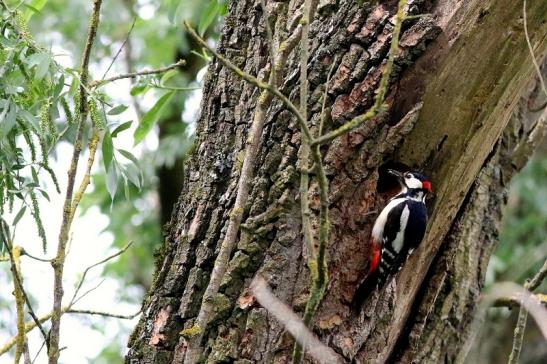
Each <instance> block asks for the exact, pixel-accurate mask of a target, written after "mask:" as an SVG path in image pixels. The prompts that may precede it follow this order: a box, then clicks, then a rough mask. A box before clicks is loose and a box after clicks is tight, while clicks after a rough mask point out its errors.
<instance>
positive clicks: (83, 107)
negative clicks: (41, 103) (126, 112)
mask: <svg viewBox="0 0 547 364" xmlns="http://www.w3.org/2000/svg"><path fill="white" fill-rule="evenodd" d="M101 5H102V0H93V10H92V13H91V16H90V18H89V27H88V33H87V39H86V43H85V47H84V51H83V55H82V64H81V66H80V89H79V100H78V101H79V105H78V107H79V111H80V118H79V120H78V128H77V132H76V138H75V141H74V149H73V153H72V160H71V164H70V168H69V170H68V182H67V188H66V196H65V202H64V205H63V219H62V223H61V229H60V232H59V244H58V247H57V255H56V257H55V260H54V261H53V263H52V266H53V269H54V287H53V310H52V312H53V315H52V317H51V331H50V346H49V350H48V362H49V364H56V363H57V362H58V360H59V339H60V338H59V333H60V326H61V314H62V313H61V303H62V300H63V295H64V291H63V270H64V263H65V258H66V244H67V241H68V237H69V232H70V227H71V217H72V216H73V213H72V209H73V208H75V207H77V206H74V205H73V203H72V202H73V201H72V195H73V191H74V183H75V179H76V172H77V169H78V162H79V159H80V154H81V150H82V136H83V131H84V125H85V122H86V120H87V116H88V112H89V110H88V103H87V92H86V85H87V84H88V78H89V58H90V55H91V48H92V47H93V43H94V42H95V37H96V35H97V29H98V27H99V13H100V9H101Z"/></svg>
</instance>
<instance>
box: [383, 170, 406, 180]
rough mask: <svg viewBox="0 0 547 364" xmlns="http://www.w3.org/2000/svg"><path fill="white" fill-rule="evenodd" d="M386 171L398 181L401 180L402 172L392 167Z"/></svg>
mask: <svg viewBox="0 0 547 364" xmlns="http://www.w3.org/2000/svg"><path fill="white" fill-rule="evenodd" d="M387 173H389V174H391V175H392V176H395V177H396V178H397V179H398V180H399V181H402V179H403V174H402V173H401V172H399V171H396V170H394V169H388V170H387Z"/></svg>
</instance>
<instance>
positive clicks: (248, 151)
mask: <svg viewBox="0 0 547 364" xmlns="http://www.w3.org/2000/svg"><path fill="white" fill-rule="evenodd" d="M314 4H315V5H314V6H312V7H313V9H314V10H315V8H316V6H317V0H314ZM310 16H311V14H310ZM266 21H268V19H266ZM184 25H185V27H186V29H187V31H188V32H189V34H190V35H191V36H192V37H193V38H194V39H195V40H196V41H197V42H198V43H199V44H200V45H202V46H203V47H205V48H206V49H208V50H209V51H210V52H211V53H213V54H214V55H215V57H216V58H217V59H218V60H219V61H220V62H221V63H222V64H224V65H225V66H226V67H227V68H229V69H230V70H232V71H233V72H235V73H236V74H237V75H239V76H240V77H241V78H242V79H244V80H246V81H248V82H250V83H251V84H254V85H256V86H258V87H259V88H261V89H263V90H264V91H263V92H262V93H261V94H260V96H259V97H258V101H257V106H256V109H255V113H254V116H253V122H252V125H251V129H250V131H249V135H248V137H247V142H246V147H245V156H244V159H243V166H242V169H241V175H240V178H239V183H238V190H237V195H236V201H235V204H234V207H233V209H232V211H231V213H230V220H229V223H228V228H227V231H226V235H225V238H224V241H223V242H222V244H221V247H220V252H219V253H218V256H217V257H216V259H215V264H214V268H213V272H212V274H211V277H210V280H209V283H208V285H207V288H206V290H205V293H204V295H203V298H202V304H201V307H200V311H199V313H198V317H197V319H196V321H195V323H194V326H193V327H192V328H190V329H189V331H192V332H194V333H195V334H194V335H193V336H192V337H191V338H190V339H189V342H188V350H187V352H186V355H185V359H184V360H185V362H186V363H192V364H193V363H196V362H197V361H198V360H199V357H200V355H201V341H202V339H203V335H204V334H205V329H206V327H207V324H208V322H209V320H210V316H211V313H212V309H213V302H212V300H213V298H214V296H215V295H216V294H217V293H218V290H219V287H220V283H221V281H222V278H223V277H224V275H225V273H226V270H227V268H228V263H229V259H230V255H231V253H232V251H233V249H234V247H235V244H236V239H237V235H238V232H239V227H240V225H241V221H242V219H243V213H244V210H245V206H246V204H247V199H248V197H249V190H250V184H251V182H252V179H253V178H254V173H253V170H254V166H255V160H256V156H257V155H258V148H259V143H260V137H261V136H262V131H263V129H264V123H265V120H266V113H267V110H268V108H269V106H270V104H271V102H272V100H273V96H274V95H275V96H277V97H278V98H280V99H281V100H282V101H283V102H284V103H285V105H287V107H288V108H289V109H291V110H292V111H293V113H295V115H298V119H299V122H300V125H304V126H305V125H306V121H305V119H304V118H303V117H302V116H301V115H300V114H299V112H298V109H297V108H296V106H295V105H294V104H292V102H291V101H290V100H289V99H288V98H287V97H285V96H284V95H283V94H281V92H279V91H278V89H277V88H278V87H279V85H280V83H281V81H282V79H283V74H282V71H283V68H284V66H285V63H286V61H287V59H288V56H289V54H290V53H291V52H292V51H293V49H294V47H295V46H296V43H290V44H289V43H283V42H282V43H280V46H279V49H278V50H277V53H278V54H277V55H274V57H276V59H275V62H272V65H271V68H272V69H271V71H270V75H269V80H268V83H265V82H263V81H260V80H258V79H257V78H255V77H253V76H251V75H249V74H247V73H245V72H243V71H242V70H241V69H239V68H238V67H237V66H235V65H233V64H232V63H231V62H230V61H228V60H227V59H226V58H224V57H222V56H221V55H220V54H218V53H217V52H215V51H214V50H212V49H211V47H209V45H208V44H207V43H206V42H205V40H203V39H202V38H201V37H200V36H199V35H198V34H197V33H196V31H195V30H194V29H193V28H192V27H191V26H190V25H189V24H188V23H187V22H185V23H184ZM289 105H290V106H289ZM305 132H306V137H307V138H308V140H311V133H310V131H309V129H308V128H307V126H305ZM196 329H197V330H196Z"/></svg>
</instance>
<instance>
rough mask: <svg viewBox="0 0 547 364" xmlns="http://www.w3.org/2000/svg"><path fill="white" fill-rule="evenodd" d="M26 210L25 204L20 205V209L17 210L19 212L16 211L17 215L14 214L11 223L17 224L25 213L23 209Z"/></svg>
mask: <svg viewBox="0 0 547 364" xmlns="http://www.w3.org/2000/svg"><path fill="white" fill-rule="evenodd" d="M26 210H27V206H26V205H23V207H21V210H19V212H18V213H17V215H15V218H14V219H13V224H12V225H14V226H15V225H17V223H18V222H19V220H21V218H22V217H23V215H24V214H25V211H26Z"/></svg>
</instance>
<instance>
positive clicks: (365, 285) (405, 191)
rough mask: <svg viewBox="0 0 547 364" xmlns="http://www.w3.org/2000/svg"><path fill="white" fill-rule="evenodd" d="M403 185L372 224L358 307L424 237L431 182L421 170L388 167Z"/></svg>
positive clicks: (356, 306)
mask: <svg viewBox="0 0 547 364" xmlns="http://www.w3.org/2000/svg"><path fill="white" fill-rule="evenodd" d="M388 173H389V174H391V175H392V176H394V177H395V178H396V179H397V180H398V181H399V183H400V185H401V191H400V192H399V193H398V194H397V195H395V196H394V197H392V198H391V199H390V200H389V203H388V204H387V205H386V207H384V209H383V210H382V212H381V213H380V215H379V216H378V218H377V219H376V222H375V223H374V227H373V228H372V234H371V245H372V255H371V260H370V266H369V271H368V274H367V276H366V277H365V279H364V281H363V282H362V283H361V284H360V285H359V288H358V289H357V291H356V293H355V295H354V298H353V305H354V307H355V308H358V307H360V306H361V305H362V303H363V301H364V300H365V298H366V297H367V296H368V295H369V294H370V293H371V292H372V291H373V290H374V289H376V288H381V287H382V285H383V284H384V283H385V282H386V280H387V278H388V277H389V276H390V275H392V274H393V273H396V272H397V271H398V270H400V269H401V266H402V264H403V263H404V262H405V261H406V259H407V258H408V256H409V255H410V254H412V252H413V251H414V249H415V248H416V247H417V246H418V244H420V242H421V241H422V239H423V237H424V233H425V228H426V224H427V208H426V205H425V197H426V195H427V193H430V192H431V182H429V180H428V178H427V177H425V176H424V175H422V174H420V173H417V172H406V173H402V172H399V171H395V170H392V169H390V170H388Z"/></svg>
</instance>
